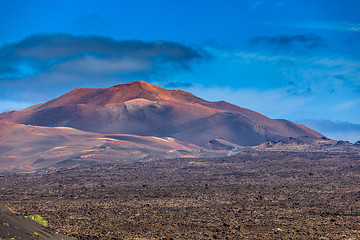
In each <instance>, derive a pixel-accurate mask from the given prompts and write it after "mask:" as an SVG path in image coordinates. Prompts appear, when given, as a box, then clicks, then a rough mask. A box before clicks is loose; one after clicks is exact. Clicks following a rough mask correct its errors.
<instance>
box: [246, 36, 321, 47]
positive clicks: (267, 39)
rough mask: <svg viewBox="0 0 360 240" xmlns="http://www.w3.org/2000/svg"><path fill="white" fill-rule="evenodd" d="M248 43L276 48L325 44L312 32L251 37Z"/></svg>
mask: <svg viewBox="0 0 360 240" xmlns="http://www.w3.org/2000/svg"><path fill="white" fill-rule="evenodd" d="M250 43H251V44H253V45H256V46H265V47H270V48H274V49H276V50H289V49H295V50H312V49H316V48H321V47H325V46H326V43H325V40H324V39H323V38H321V37H320V36H318V35H316V34H314V33H308V34H298V35H278V36H260V37H255V38H252V39H251V40H250Z"/></svg>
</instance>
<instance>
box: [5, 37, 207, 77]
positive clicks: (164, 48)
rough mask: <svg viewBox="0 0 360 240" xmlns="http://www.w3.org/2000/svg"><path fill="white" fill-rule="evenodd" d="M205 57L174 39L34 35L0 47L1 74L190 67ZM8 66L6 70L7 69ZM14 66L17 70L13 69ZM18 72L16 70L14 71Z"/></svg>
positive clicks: (21, 75)
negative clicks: (171, 40) (67, 69)
mask: <svg viewBox="0 0 360 240" xmlns="http://www.w3.org/2000/svg"><path fill="white" fill-rule="evenodd" d="M205 58H208V55H207V54H206V53H205V52H204V51H203V50H201V49H195V48H192V47H188V46H185V45H182V44H180V43H176V42H169V41H154V42H143V41H139V40H126V41H117V40H114V39H112V38H106V37H99V36H74V35H69V34H37V35H32V36H30V37H28V38H26V39H24V40H22V41H20V42H17V43H12V44H7V45H4V46H2V47H1V48H0V59H1V63H0V64H1V65H0V71H1V72H0V74H1V75H9V74H10V75H12V76H13V77H14V78H16V77H17V76H19V77H23V75H24V74H25V73H26V72H28V73H34V72H38V71H44V70H49V69H57V67H58V65H61V68H60V69H61V70H63V71H66V68H70V70H71V71H76V68H77V67H78V68H79V71H83V70H84V66H87V67H88V69H89V70H90V71H92V73H94V71H99V73H101V74H103V73H105V72H109V73H112V72H113V73H116V72H120V73H123V72H129V73H131V72H134V71H135V72H141V71H146V72H151V73H157V72H161V73H163V71H164V70H165V69H164V68H167V69H171V70H189V69H190V65H191V62H192V61H194V60H200V59H205ZM7 69H8V70H7ZM14 69H16V70H17V71H14ZM16 72H17V73H16Z"/></svg>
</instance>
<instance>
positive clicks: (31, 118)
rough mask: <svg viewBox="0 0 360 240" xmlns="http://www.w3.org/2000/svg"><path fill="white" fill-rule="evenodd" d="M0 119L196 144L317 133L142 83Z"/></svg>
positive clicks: (65, 98)
mask: <svg viewBox="0 0 360 240" xmlns="http://www.w3.org/2000/svg"><path fill="white" fill-rule="evenodd" d="M0 119H2V120H5V121H9V122H14V123H22V124H31V125H38V126H51V127H59V126H66V127H72V128H76V129H80V130H84V131H89V132H96V133H109V134H110V133H112V134H115V133H122V134H136V135H142V136H156V137H175V138H177V139H179V140H182V141H186V142H190V143H193V144H197V145H199V146H201V145H206V144H207V143H208V141H210V140H212V139H218V138H221V139H224V140H226V141H229V142H232V143H235V144H238V145H242V146H254V145H258V144H261V143H263V142H265V141H267V140H273V141H276V140H281V139H286V138H288V137H295V138H302V137H310V138H319V137H322V135H321V134H319V133H317V132H315V131H313V130H311V129H309V128H307V127H305V126H301V125H297V124H295V123H292V122H289V121H285V120H273V119H270V118H268V117H266V116H263V115H261V114H259V113H256V112H254V111H251V110H248V109H245V108H241V107H238V106H235V105H232V104H230V103H227V102H224V101H220V102H208V101H205V100H203V99H201V98H199V97H196V96H194V95H193V94H191V93H188V92H185V91H179V90H166V89H164V88H160V87H157V86H154V85H151V84H149V83H146V82H143V81H135V82H131V83H127V84H120V85H116V86H113V87H109V88H103V89H88V88H86V89H81V88H77V89H74V90H72V91H70V92H68V93H66V94H64V95H62V96H60V97H58V98H56V99H53V100H51V101H48V102H46V103H42V104H37V105H34V106H32V107H29V108H26V109H24V110H21V111H8V112H4V113H2V114H0Z"/></svg>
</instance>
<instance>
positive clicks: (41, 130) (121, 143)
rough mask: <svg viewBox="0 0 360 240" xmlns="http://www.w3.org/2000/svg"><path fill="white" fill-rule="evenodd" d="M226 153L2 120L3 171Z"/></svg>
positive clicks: (172, 141)
mask: <svg viewBox="0 0 360 240" xmlns="http://www.w3.org/2000/svg"><path fill="white" fill-rule="evenodd" d="M226 154H227V152H226V151H213V150H210V149H204V148H201V147H198V146H196V145H193V144H190V143H186V142H181V141H178V140H176V139H171V138H165V139H164V138H157V137H149V136H137V135H130V134H106V135H105V134H99V133H89V132H84V131H81V130H77V129H73V128H68V127H40V126H31V125H23V124H16V123H9V122H5V121H2V120H0V172H3V171H21V172H26V171H32V170H38V169H43V168H57V167H63V166H71V165H79V164H92V163H104V162H119V161H142V160H151V159H159V158H177V157H216V156H223V155H226Z"/></svg>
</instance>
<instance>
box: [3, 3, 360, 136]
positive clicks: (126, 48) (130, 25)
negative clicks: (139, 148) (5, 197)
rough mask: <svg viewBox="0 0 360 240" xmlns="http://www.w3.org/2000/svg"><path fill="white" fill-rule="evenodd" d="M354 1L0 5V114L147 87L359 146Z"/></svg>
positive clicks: (358, 29)
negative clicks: (79, 91)
mask: <svg viewBox="0 0 360 240" xmlns="http://www.w3.org/2000/svg"><path fill="white" fill-rule="evenodd" d="M359 11H360V1H356V0H343V1H327V0H326V1H325V0H324V1H321V0H318V1H310V0H309V1H307V0H304V1H295V0H272V1H270V0H228V1H214V0H206V1H205V0H203V1H201V0H198V1H187V0H179V1H177V0H172V1H165V0H163V1H160V0H152V1H144V0H143V1H137V0H132V1H120V0H119V1H110V0H107V1H106V0H103V1H91V0H87V1H66V0H63V1H45V0H32V1H30V0H28V1H24V0H23V1H19V0H0V44H1V45H0V112H2V111H5V110H10V109H22V108H24V107H27V106H29V105H32V104H36V103H39V102H44V101H47V100H49V99H52V98H54V97H57V96H59V95H61V94H63V93H65V92H67V91H69V90H71V89H73V88H76V87H108V86H111V85H115V84H119V83H124V82H128V81H132V80H137V79H142V80H145V81H148V82H151V83H154V84H157V85H160V86H163V87H167V88H173V89H175V88H176V89H183V90H187V91H190V92H192V93H194V94H196V95H198V96H200V97H202V98H204V99H207V100H213V101H216V100H226V101H228V102H231V103H234V104H236V105H239V106H241V107H246V108H250V109H252V110H255V111H258V112H260V113H262V114H265V115H267V116H269V117H271V118H285V119H289V120H292V121H295V122H298V123H305V124H306V125H308V126H310V127H313V128H314V129H315V130H318V131H320V132H321V133H323V134H325V135H327V136H328V137H331V138H335V139H343V140H349V141H353V142H354V141H357V140H360V47H359V46H360V14H358V13H359Z"/></svg>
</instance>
